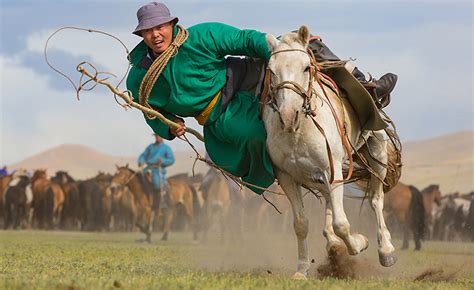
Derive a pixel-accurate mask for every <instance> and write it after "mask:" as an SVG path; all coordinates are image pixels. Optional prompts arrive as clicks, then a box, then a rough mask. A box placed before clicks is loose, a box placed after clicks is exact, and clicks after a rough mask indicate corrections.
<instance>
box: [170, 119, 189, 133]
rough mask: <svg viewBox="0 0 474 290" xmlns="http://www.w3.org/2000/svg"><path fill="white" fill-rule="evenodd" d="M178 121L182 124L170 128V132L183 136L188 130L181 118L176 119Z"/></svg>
mask: <svg viewBox="0 0 474 290" xmlns="http://www.w3.org/2000/svg"><path fill="white" fill-rule="evenodd" d="M175 122H176V123H178V124H179V125H180V127H178V128H177V129H172V128H170V133H171V134H173V135H175V136H178V137H179V136H182V135H184V133H185V132H186V126H185V125H184V121H183V120H181V119H178V120H175Z"/></svg>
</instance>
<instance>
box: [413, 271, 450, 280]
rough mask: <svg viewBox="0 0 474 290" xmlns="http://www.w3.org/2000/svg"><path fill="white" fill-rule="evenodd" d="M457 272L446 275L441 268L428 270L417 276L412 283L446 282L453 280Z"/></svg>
mask: <svg viewBox="0 0 474 290" xmlns="http://www.w3.org/2000/svg"><path fill="white" fill-rule="evenodd" d="M457 272H459V271H455V272H452V273H446V272H445V271H444V270H443V269H442V268H429V269H426V270H425V271H423V272H422V273H421V274H420V275H418V276H417V277H416V278H415V279H414V280H413V281H429V282H448V281H452V280H454V279H455V277H456V274H457Z"/></svg>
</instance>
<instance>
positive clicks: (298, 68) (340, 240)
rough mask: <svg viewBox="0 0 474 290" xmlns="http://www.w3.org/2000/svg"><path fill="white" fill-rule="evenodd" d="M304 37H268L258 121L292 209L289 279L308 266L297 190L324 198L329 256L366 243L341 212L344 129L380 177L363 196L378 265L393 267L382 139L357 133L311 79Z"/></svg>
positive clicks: (347, 113) (351, 117)
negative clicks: (372, 217) (294, 252)
mask: <svg viewBox="0 0 474 290" xmlns="http://www.w3.org/2000/svg"><path fill="white" fill-rule="evenodd" d="M309 37H310V34H309V31H308V28H307V27H306V26H302V27H301V28H300V29H299V30H298V32H297V33H288V34H286V35H284V36H283V38H282V39H281V40H277V39H276V38H275V37H273V36H272V35H269V34H268V35H267V43H268V46H269V48H270V50H271V52H272V55H271V57H270V61H269V64H268V68H267V74H269V86H267V87H269V88H270V89H269V95H268V96H269V97H268V99H267V102H266V104H265V105H264V107H263V120H264V122H265V128H266V131H267V134H268V136H267V147H268V152H269V154H270V157H271V159H272V162H273V165H274V169H275V175H276V177H277V179H278V181H279V183H280V185H281V187H282V188H283V190H284V191H285V193H286V196H287V197H288V199H289V201H290V203H291V207H292V210H293V217H294V229H295V233H296V236H297V240H298V263H297V272H296V273H295V274H294V275H293V279H306V276H307V272H308V270H309V267H310V262H309V259H308V247H307V242H306V237H307V234H308V219H307V218H306V216H305V213H304V210H303V199H302V193H301V190H300V189H301V186H304V187H306V188H310V189H315V190H318V191H319V192H321V193H322V194H323V196H324V197H325V200H326V222H325V228H324V231H323V235H324V236H325V237H326V239H327V245H326V249H327V251H328V253H331V251H333V252H332V253H334V251H335V252H337V251H336V249H337V248H338V247H341V246H344V244H345V246H346V247H347V249H348V252H349V254H351V255H356V254H358V253H360V252H361V251H363V250H365V249H366V248H367V247H368V240H367V238H366V237H365V236H363V235H361V234H354V233H351V231H350V225H349V222H348V220H347V217H346V214H345V212H344V207H343V186H342V182H341V181H342V180H343V164H344V162H346V161H347V160H348V158H349V155H350V154H351V153H350V152H351V150H350V147H348V146H347V142H343V137H344V134H340V132H343V130H344V128H343V127H345V131H346V132H347V141H349V142H351V144H353V145H354V147H355V148H356V149H357V150H359V149H360V150H359V152H360V153H361V154H363V155H364V156H367V157H369V154H370V157H371V158H367V160H368V162H369V165H370V167H371V168H372V170H373V172H374V173H376V175H377V176H375V175H372V176H371V177H370V180H369V182H368V183H366V184H367V188H366V190H367V192H368V195H369V200H370V205H371V207H372V209H373V210H374V212H375V214H376V217H377V239H378V252H379V261H380V263H381V264H382V265H383V266H387V267H388V266H391V265H393V264H395V262H396V256H395V255H394V252H395V248H394V246H393V245H392V242H391V237H390V233H389V231H388V230H387V227H386V225H385V221H384V217H383V213H382V209H383V196H384V192H383V182H382V180H383V179H384V178H385V176H386V174H387V167H386V166H384V164H387V159H388V154H387V141H386V140H387V136H386V133H385V131H384V130H382V131H375V132H374V131H363V130H361V125H360V124H359V121H358V120H357V117H356V115H355V113H354V111H353V109H352V107H351V106H350V105H348V104H347V103H345V104H343V102H345V100H344V99H342V100H341V98H339V97H338V96H337V95H336V94H335V93H333V92H332V91H331V90H328V89H326V90H325V91H326V92H324V91H323V89H322V86H320V85H319V83H318V80H317V79H316V78H318V77H319V76H318V74H317V73H316V67H315V61H314V58H312V54H310V53H308V51H307V48H308V43H309ZM333 112H334V114H335V116H336V117H337V118H336V117H335V116H334V114H333ZM338 123H339V124H338ZM342 124H344V126H343V125H342ZM318 127H319V128H318ZM362 137H364V138H365V139H366V140H367V146H363V145H364V140H363V138H362ZM344 138H345V137H344ZM344 143H346V144H344ZM367 150H368V151H370V153H369V152H367ZM347 153H349V154H347ZM330 155H331V157H332V158H330ZM374 159H377V160H378V161H376V160H374Z"/></svg>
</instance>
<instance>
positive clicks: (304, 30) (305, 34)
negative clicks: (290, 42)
mask: <svg viewBox="0 0 474 290" xmlns="http://www.w3.org/2000/svg"><path fill="white" fill-rule="evenodd" d="M298 38H299V40H300V42H301V43H302V44H303V45H304V46H305V47H307V46H308V44H309V29H308V27H307V26H306V25H302V26H301V27H300V29H298Z"/></svg>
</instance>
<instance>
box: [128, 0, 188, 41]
mask: <svg viewBox="0 0 474 290" xmlns="http://www.w3.org/2000/svg"><path fill="white" fill-rule="evenodd" d="M137 18H138V26H137V28H135V30H134V31H133V34H136V35H138V36H141V35H142V34H141V31H142V30H144V29H149V28H153V27H155V26H158V25H161V24H163V23H167V22H171V21H174V23H177V22H178V20H179V19H178V17H175V16H171V14H170V10H169V9H168V7H166V5H165V4H163V3H159V2H151V3H148V4H146V5H144V6H142V7H140V9H138V11H137Z"/></svg>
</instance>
